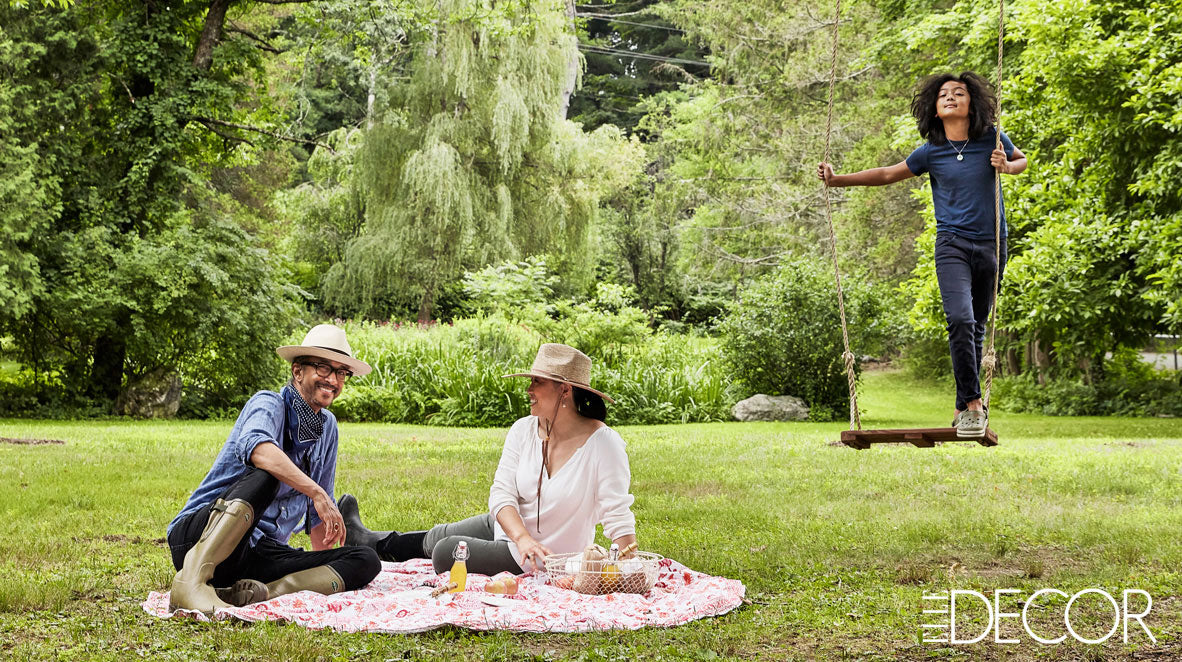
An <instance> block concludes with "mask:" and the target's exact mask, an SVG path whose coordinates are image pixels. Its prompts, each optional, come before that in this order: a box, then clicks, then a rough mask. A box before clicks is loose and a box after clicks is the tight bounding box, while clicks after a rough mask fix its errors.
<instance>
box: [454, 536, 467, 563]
mask: <svg viewBox="0 0 1182 662" xmlns="http://www.w3.org/2000/svg"><path fill="white" fill-rule="evenodd" d="M452 556H454V557H455V559H456V560H457V561H466V560H467V559H468V543H467V542H465V541H463V540H461V541H460V542H458V543H457V544H456V551H455V554H453V555H452Z"/></svg>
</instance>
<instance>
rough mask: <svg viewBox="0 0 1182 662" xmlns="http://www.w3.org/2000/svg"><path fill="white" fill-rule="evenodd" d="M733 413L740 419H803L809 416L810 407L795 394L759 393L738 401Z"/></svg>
mask: <svg viewBox="0 0 1182 662" xmlns="http://www.w3.org/2000/svg"><path fill="white" fill-rule="evenodd" d="M731 415H733V416H734V417H735V418H736V419H737V420H740V421H803V420H806V419H807V418H808V417H809V408H808V405H806V404H804V400H801V399H800V398H798V397H796V396H794V395H764V394H762V393H759V394H756V395H753V396H751V397H750V398H747V399H746V400H740V401H739V402H736V403H735V406H734V407H732V408H731Z"/></svg>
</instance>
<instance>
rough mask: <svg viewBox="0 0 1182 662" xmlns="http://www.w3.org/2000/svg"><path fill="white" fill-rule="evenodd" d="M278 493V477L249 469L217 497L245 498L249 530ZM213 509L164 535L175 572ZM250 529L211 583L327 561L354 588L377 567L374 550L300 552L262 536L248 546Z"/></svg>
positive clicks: (271, 575) (264, 577) (269, 575)
mask: <svg viewBox="0 0 1182 662" xmlns="http://www.w3.org/2000/svg"><path fill="white" fill-rule="evenodd" d="M278 491H279V481H278V480H277V479H276V478H275V477H274V476H272V475H271V474H269V473H267V472H266V471H263V470H262V469H258V468H254V467H252V468H250V469H248V470H247V472H246V473H245V474H243V475H242V477H241V478H239V479H238V480H237V481H236V482H235V483H234V484H233V485H231V486H230V487H229V488H227V489H226V491H225V492H223V493H222V496H221V499H223V500H225V501H232V500H234V499H242V500H244V501H247V502H249V503H250V505H251V507H252V508H254V522H253V523H252V524H251V530H253V529H254V527H255V526H257V525H258V523H259V518H260V517H261V516H262V514H263V511H264V510H266V509H267V507H268V506H269V505H271V501H272V500H274V498H275V495H276V493H278ZM212 507H213V504H212V503H211V504H208V505H206V506H204V507H202V508H201V509H200V510H197V511H194V512H193V514H191V515H189V516H188V517H187V518H185V519H183V520H181V521H179V522H177V524H176V526H174V527H173V529H172V533H170V534H169V535H168V546H169V549H170V550H171V552H172V565H173V566H174V567H176V569H177V570H180V569H181V566H182V565H183V564H184V561H185V554H187V553H188V551H189V549H190V548H192V547H193V545H196V544H197V541H198V540H200V539H201V533H202V532H203V531H204V530H205V525H206V524H208V523H209V513H210V509H211V508H212ZM250 533H251V531H247V532H246V535H244V536H242V541H241V542H239V543H238V546H237V547H235V548H234V551H233V552H231V554H230V556H228V557H227V558H226V560H224V561H222V562H221V563H219V564H218V566H217V568H215V569H214V573H213V580H212V581H210V584H212V585H213V586H216V587H223V586H230V585H231V584H233V583H234V582H236V581H238V580H239V579H257V580H259V581H260V582H263V583H268V582H273V581H275V580H276V579H279V578H281V577H285V576H287V575H290V574H291V573H293V572H299V571H301V570H307V569H309V568H315V567H318V566H322V565H328V566H332V568H333V570H336V571H337V574H338V575H340V576H341V579H342V580H344V582H345V590H346V591H355V590H357V589H359V588H361V587H363V586H365V585H366V584H368V583H369V582H370V581H371V580H373V578H374V577H377V576H378V573H379V572H381V570H382V562H381V560H379V559H378V554H377V552H375V551H374V550H372V549H370V548H369V547H340V548H337V549H329V550H324V551H320V552H305V551H303V550H301V549H295V548H293V547H289V546H288V545H284V544H283V543H280V542H276V541H274V540H272V539H270V538H265V537H264V538H262V539H260V540H259V542H258V544H257V545H255V546H253V547H251V545H250Z"/></svg>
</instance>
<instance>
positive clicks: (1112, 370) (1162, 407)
mask: <svg viewBox="0 0 1182 662" xmlns="http://www.w3.org/2000/svg"><path fill="white" fill-rule="evenodd" d="M1178 379H1179V376H1178V375H1177V374H1173V373H1170V372H1167V371H1159V370H1154V369H1153V367H1152V366H1150V365H1149V364H1148V363H1145V362H1144V361H1141V360H1140V357H1139V355H1138V352H1136V351H1135V350H1132V349H1128V348H1123V349H1120V350H1118V351H1117V352H1115V356H1113V357H1112V359H1111V360H1109V361H1107V362H1106V363H1105V364H1104V370H1103V378H1102V379H1100V380H1099V381H1097V382H1096V383H1095V384H1085V383H1082V382H1080V381H1075V380H1069V379H1060V380H1053V381H1050V382H1048V383H1047V384H1045V385H1044V384H1039V383H1038V382H1037V381H1036V379H1035V377H1034V376H1033V375H1019V376H1016V377H1006V378H1004V379H1000V380H997V381H995V382H994V398H993V403H994V405H995V406H997V407H1000V408H1003V409H1005V410H1007V411H1016V412H1036V413H1042V414H1047V415H1050V416H1110V415H1118V416H1182V386H1180V385H1179V383H1178Z"/></svg>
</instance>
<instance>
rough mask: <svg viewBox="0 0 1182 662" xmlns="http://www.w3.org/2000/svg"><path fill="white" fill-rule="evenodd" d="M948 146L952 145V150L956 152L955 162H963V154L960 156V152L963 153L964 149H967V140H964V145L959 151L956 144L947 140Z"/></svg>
mask: <svg viewBox="0 0 1182 662" xmlns="http://www.w3.org/2000/svg"><path fill="white" fill-rule="evenodd" d="M948 144H949V145H952V149H955V150H956V160H957V161H963V160H964V154H962V153H961V152H963V151H964V148H966V147H968V146H969V141H967V140H966V141H964V144H963V145H961V146H960V149H957V148H956V143H954V142H952V141H951V140H949V141H948Z"/></svg>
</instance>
